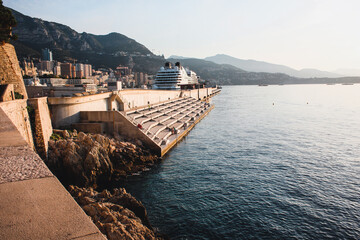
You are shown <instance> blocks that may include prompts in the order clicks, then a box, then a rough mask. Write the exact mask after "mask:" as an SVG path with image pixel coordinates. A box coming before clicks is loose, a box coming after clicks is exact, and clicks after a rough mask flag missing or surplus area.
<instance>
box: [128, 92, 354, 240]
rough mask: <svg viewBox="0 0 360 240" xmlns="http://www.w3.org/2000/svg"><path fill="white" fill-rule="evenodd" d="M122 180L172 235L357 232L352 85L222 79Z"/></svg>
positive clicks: (334, 235)
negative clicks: (162, 145)
mask: <svg viewBox="0 0 360 240" xmlns="http://www.w3.org/2000/svg"><path fill="white" fill-rule="evenodd" d="M212 103H213V104H215V108H214V109H213V110H212V111H211V112H210V114H209V115H208V116H207V117H205V118H204V119H203V120H202V121H201V122H200V123H199V124H197V125H196V127H195V128H194V129H193V130H192V131H191V132H190V133H189V135H188V136H187V137H186V138H185V139H184V140H183V141H182V142H181V143H179V144H178V145H177V146H176V147H175V148H174V149H173V150H171V151H170V153H169V154H168V155H167V156H165V158H164V161H163V162H162V163H161V164H159V165H158V166H156V167H154V168H153V169H151V170H150V171H148V172H146V173H145V174H142V175H141V176H136V177H133V178H131V179H130V180H129V181H128V182H127V183H126V184H125V187H126V189H127V190H128V192H130V193H131V194H133V195H134V196H135V197H136V198H137V199H139V200H140V201H142V202H143V204H144V205H145V207H146V208H147V211H148V215H149V219H150V222H151V223H152V225H153V226H155V227H156V228H158V229H159V230H160V232H162V233H164V234H166V235H168V236H169V237H170V238H171V239H360V85H282V86H225V87H223V89H222V92H221V93H220V95H218V96H216V97H214V98H213V99H212Z"/></svg>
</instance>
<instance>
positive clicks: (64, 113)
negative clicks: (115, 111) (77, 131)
mask: <svg viewBox="0 0 360 240" xmlns="http://www.w3.org/2000/svg"><path fill="white" fill-rule="evenodd" d="M111 95H112V93H101V94H95V95H90V96H81V97H56V98H48V103H49V109H50V113H51V121H52V125H53V127H54V128H59V127H61V126H68V125H71V124H73V123H78V122H79V121H80V111H107V110H109V102H108V99H109V98H110V96H111Z"/></svg>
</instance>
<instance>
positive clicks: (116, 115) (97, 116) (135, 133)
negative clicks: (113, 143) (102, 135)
mask: <svg viewBox="0 0 360 240" xmlns="http://www.w3.org/2000/svg"><path fill="white" fill-rule="evenodd" d="M81 119H82V120H85V121H89V122H103V123H106V124H107V132H108V133H113V132H116V133H119V134H120V135H121V136H125V137H128V138H130V139H137V140H140V141H141V142H142V143H143V144H144V145H145V146H147V147H148V148H149V149H151V150H152V152H153V153H154V154H157V155H159V156H160V155H161V147H160V146H159V145H157V144H156V143H155V142H154V141H152V140H151V139H150V138H149V137H148V136H146V134H145V133H144V132H143V131H141V130H140V129H139V128H138V127H137V126H135V125H134V124H133V123H131V122H130V121H129V120H128V119H126V118H125V117H124V116H123V115H122V114H121V113H120V112H117V111H84V112H81Z"/></svg>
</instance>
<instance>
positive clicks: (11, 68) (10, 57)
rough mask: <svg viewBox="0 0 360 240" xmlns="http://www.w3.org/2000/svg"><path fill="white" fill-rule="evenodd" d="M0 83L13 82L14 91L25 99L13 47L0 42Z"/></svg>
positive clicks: (23, 86)
mask: <svg viewBox="0 0 360 240" xmlns="http://www.w3.org/2000/svg"><path fill="white" fill-rule="evenodd" d="M0 84H14V91H15V92H18V93H20V94H22V95H23V96H24V99H27V93H26V89H25V85H24V81H23V78H22V75H21V70H20V66H19V61H18V58H17V56H16V52H15V48H14V46H13V45H11V44H9V43H5V44H4V45H1V44H0Z"/></svg>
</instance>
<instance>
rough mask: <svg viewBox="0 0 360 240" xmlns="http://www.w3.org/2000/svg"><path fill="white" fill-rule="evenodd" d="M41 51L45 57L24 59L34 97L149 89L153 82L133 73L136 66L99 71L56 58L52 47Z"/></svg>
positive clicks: (21, 64)
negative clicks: (123, 89)
mask: <svg viewBox="0 0 360 240" xmlns="http://www.w3.org/2000/svg"><path fill="white" fill-rule="evenodd" d="M41 53H42V58H41V59H24V60H23V61H22V62H20V66H21V67H22V75H23V76H24V82H25V85H27V86H28V88H29V89H28V91H29V92H30V94H31V95H33V96H34V97H39V96H53V97H58V96H74V95H78V94H89V93H95V92H106V91H115V90H121V89H122V88H143V89H149V88H151V84H152V83H153V78H154V77H153V76H152V75H148V74H147V73H143V72H133V71H132V66H121V65H119V66H118V67H116V68H115V69H111V68H108V69H107V68H99V69H97V70H96V71H95V70H94V69H93V67H92V66H91V64H85V63H75V62H59V61H56V60H54V59H53V54H52V51H51V50H50V49H48V48H45V49H42V51H41Z"/></svg>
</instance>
